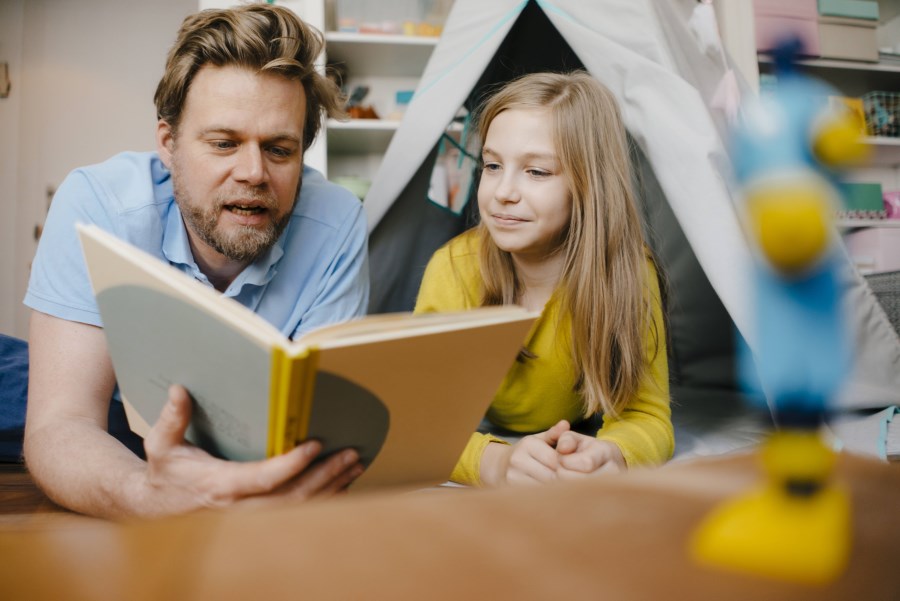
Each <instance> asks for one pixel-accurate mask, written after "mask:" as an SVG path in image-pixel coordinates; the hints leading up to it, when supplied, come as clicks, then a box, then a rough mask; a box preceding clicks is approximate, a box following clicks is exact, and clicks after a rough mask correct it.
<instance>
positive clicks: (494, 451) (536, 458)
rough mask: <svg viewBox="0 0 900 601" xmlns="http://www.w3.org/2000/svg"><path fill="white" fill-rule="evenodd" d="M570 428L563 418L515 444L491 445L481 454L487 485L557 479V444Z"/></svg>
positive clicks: (482, 475) (483, 477) (530, 482)
mask: <svg viewBox="0 0 900 601" xmlns="http://www.w3.org/2000/svg"><path fill="white" fill-rule="evenodd" d="M568 431H569V422H567V421H565V420H562V421H560V422H559V423H557V424H556V425H555V426H553V427H552V428H550V429H549V430H547V431H545V432H541V433H539V434H532V435H530V436H525V437H524V438H522V439H521V440H520V441H519V442H517V443H516V444H514V445H511V446H509V445H501V444H496V443H492V444H488V446H487V447H486V448H485V450H484V454H483V455H482V457H481V468H480V469H481V480H482V482H484V483H485V484H490V485H499V484H536V483H539V482H548V481H550V480H555V479H556V471H557V469H558V468H559V458H558V455H557V452H556V450H555V449H554V447H555V446H556V445H557V441H558V440H559V438H560V436H561V435H563V434H564V433H565V432H568Z"/></svg>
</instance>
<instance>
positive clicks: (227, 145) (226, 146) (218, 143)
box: [210, 140, 235, 150]
mask: <svg viewBox="0 0 900 601" xmlns="http://www.w3.org/2000/svg"><path fill="white" fill-rule="evenodd" d="M210 144H211V145H212V147H213V148H215V149H216V150H230V149H232V148H234V146H235V144H234V142H232V141H231V140H213V141H212V142H210Z"/></svg>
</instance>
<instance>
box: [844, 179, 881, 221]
mask: <svg viewBox="0 0 900 601" xmlns="http://www.w3.org/2000/svg"><path fill="white" fill-rule="evenodd" d="M840 191H841V197H842V201H843V207H842V208H843V210H842V211H841V214H842V216H844V217H850V218H860V219H878V218H884V217H885V216H886V214H887V213H886V211H885V209H884V198H883V197H882V194H881V184H878V183H875V184H869V183H855V182H843V183H841V184H840Z"/></svg>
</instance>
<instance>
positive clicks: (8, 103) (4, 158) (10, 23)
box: [0, 0, 25, 334]
mask: <svg viewBox="0 0 900 601" xmlns="http://www.w3.org/2000/svg"><path fill="white" fill-rule="evenodd" d="M24 2H25V0H0V62H6V63H9V69H10V73H9V77H10V80H11V81H12V88H11V91H10V95H9V97H8V98H0V214H2V215H3V218H2V219H0V333H4V334H12V333H14V332H15V326H14V324H15V305H16V290H15V286H14V284H13V282H14V278H13V273H15V260H16V258H15V255H16V224H17V218H16V213H17V203H16V199H17V195H16V189H17V183H18V179H17V177H16V174H17V173H18V170H19V167H18V159H19V153H18V148H19V127H18V117H19V111H20V106H21V100H20V99H21V97H22V86H21V78H20V73H21V69H20V67H21V63H22V22H23V15H24Z"/></svg>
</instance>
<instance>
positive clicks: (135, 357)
mask: <svg viewBox="0 0 900 601" xmlns="http://www.w3.org/2000/svg"><path fill="white" fill-rule="evenodd" d="M78 232H79V235H80V237H81V244H82V248H83V250H84V255H85V259H86V262H87V265H88V270H89V271H90V276H91V282H92V284H93V287H94V294H95V295H96V297H97V304H98V305H99V308H100V314H101V318H102V320H103V327H104V331H105V334H106V338H107V343H108V346H109V353H110V356H111V357H112V362H113V367H114V369H115V372H116V379H117V381H118V385H119V389H120V391H121V393H122V398H123V401H124V402H125V404H126V409H127V410H128V412H129V423H130V424H131V426H132V429H134V430H135V431H137V432H138V433H139V434H140V433H141V429H142V428H146V423H150V424H152V423H155V422H156V420H157V418H158V416H159V413H160V411H161V410H162V407H163V406H164V405H165V403H166V400H167V398H168V394H167V391H168V387H169V386H170V385H171V384H181V385H183V386H184V387H185V388H187V390H188V391H189V392H190V394H191V397H192V398H193V400H194V414H193V418H192V422H191V426H190V428H189V429H188V432H187V438H188V440H189V441H191V442H192V443H194V444H196V445H198V446H200V447H202V448H204V449H206V450H207V451H209V452H210V453H212V454H214V455H216V456H219V457H224V458H227V459H233V460H255V459H261V458H265V457H271V456H273V455H276V454H280V453H284V452H286V451H288V450H290V449H291V448H293V447H294V446H295V445H296V444H297V443H298V442H300V441H303V440H305V439H307V438H315V439H317V440H320V441H321V442H322V444H323V447H324V450H323V453H330V452H334V451H336V450H338V449H341V448H346V447H353V448H356V449H357V450H358V451H359V452H360V456H361V458H362V461H363V463H365V464H366V465H367V466H368V467H367V469H366V472H365V473H364V474H363V475H362V476H361V477H360V478H359V479H357V481H356V482H355V483H354V484H353V488H354V489H364V488H373V487H380V486H409V487H413V486H427V485H432V484H439V483H441V482H444V481H445V480H446V479H447V478H448V477H449V475H450V472H451V471H452V469H453V467H454V465H455V464H456V461H457V459H458V458H459V456H460V454H461V453H462V450H463V448H464V447H465V445H466V443H467V442H468V440H469V437H470V435H471V434H472V433H473V432H474V431H475V430H476V428H477V426H478V424H479V422H480V420H481V419H482V417H483V416H484V413H485V411H486V410H487V407H488V406H489V405H490V402H491V400H492V398H493V395H494V393H495V392H496V390H497V388H499V386H500V383H501V381H502V380H503V377H504V376H505V374H506V372H507V371H508V370H509V368H510V366H511V365H512V364H513V361H514V360H515V358H516V355H517V353H518V352H519V350H520V348H521V346H522V344H523V341H524V340H525V338H526V336H527V334H528V331H529V329H530V327H531V324H532V323H533V321H534V319H535V318H536V317H537V315H536V314H535V313H529V312H527V311H525V310H524V309H521V308H519V307H493V308H484V309H477V310H473V311H466V312H462V313H443V314H431V315H412V314H409V313H398V314H387V315H375V316H368V317H364V318H361V319H359V320H356V321H350V322H346V323H343V324H338V325H334V326H328V327H325V328H322V329H319V330H315V331H313V332H310V333H309V334H307V335H305V336H303V337H301V338H300V339H298V340H295V341H291V340H288V338H287V337H285V336H284V335H283V334H281V332H279V331H278V330H277V329H276V328H275V327H274V326H272V325H271V324H269V323H268V322H267V321H265V320H264V319H263V318H261V317H260V316H258V315H256V314H255V313H253V312H252V311H250V310H249V309H247V308H245V307H244V306H242V305H240V304H239V303H237V302H235V301H233V300H231V299H228V298H226V297H224V296H222V295H221V294H220V293H218V292H216V291H215V290H214V289H212V288H210V287H208V286H204V285H203V284H200V283H199V282H196V281H194V280H193V279H192V278H190V277H188V276H187V275H185V274H183V273H181V272H180V271H178V270H177V269H174V268H172V267H171V266H169V265H167V264H165V263H164V262H162V261H160V260H159V259H157V258H155V257H153V256H151V255H149V254H147V253H145V252H143V251H141V250H139V249H137V248H135V247H133V246H131V245H129V244H128V243H126V242H123V241H121V240H119V239H118V238H116V237H114V236H113V235H112V234H109V233H107V232H105V231H103V230H101V229H100V228H98V227H96V226H93V225H91V226H82V225H79V226H78ZM135 412H136V413H137V414H139V416H140V417H139V418H138V417H137V416H135V415H134V413H135ZM139 422H145V424H144V426H143V427H136V424H137V423H139Z"/></svg>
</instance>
